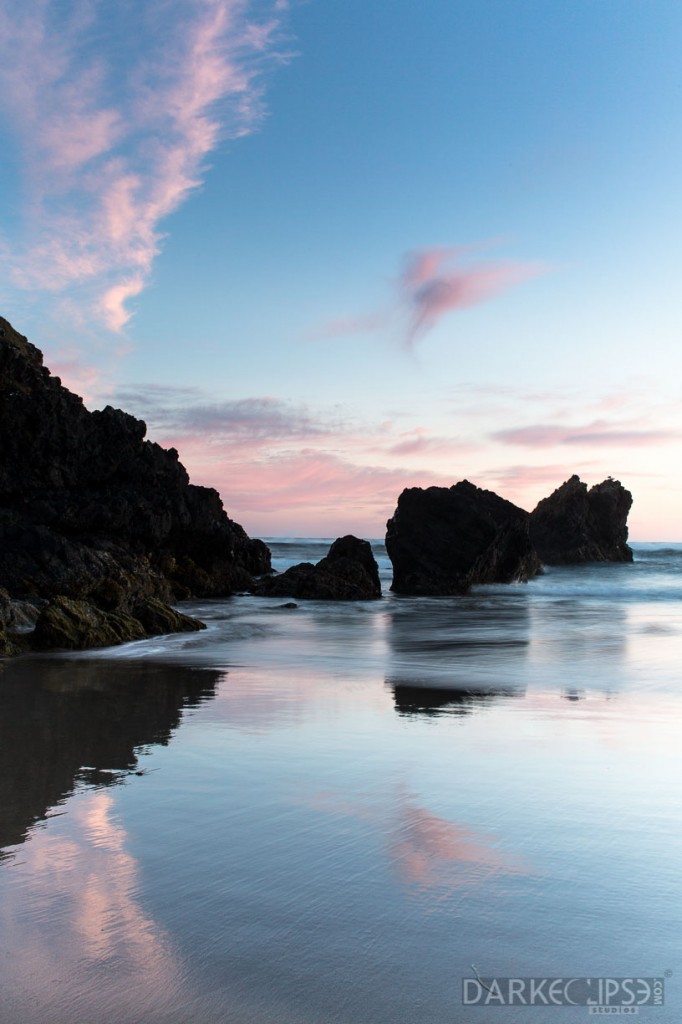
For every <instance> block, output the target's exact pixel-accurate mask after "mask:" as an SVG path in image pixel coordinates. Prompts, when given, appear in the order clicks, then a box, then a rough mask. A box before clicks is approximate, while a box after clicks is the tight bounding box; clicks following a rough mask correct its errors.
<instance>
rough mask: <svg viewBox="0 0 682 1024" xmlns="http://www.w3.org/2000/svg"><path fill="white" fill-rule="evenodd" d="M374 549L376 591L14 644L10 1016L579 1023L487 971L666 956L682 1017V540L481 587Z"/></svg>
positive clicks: (533, 973) (664, 967)
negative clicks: (492, 993) (405, 581)
mask: <svg viewBox="0 0 682 1024" xmlns="http://www.w3.org/2000/svg"><path fill="white" fill-rule="evenodd" d="M268 544H269V546H270V547H271V549H272V553H273V565H274V566H275V567H276V568H278V569H279V570H282V569H285V568H287V567H288V566H289V565H293V564H295V563H297V562H300V561H302V560H306V561H312V562H314V561H317V560H318V559H319V558H321V557H322V555H324V554H325V553H326V550H327V548H328V546H329V540H326V539H325V540H301V539H295V538H288V539H281V538H280V539H269V540H268ZM373 547H374V550H375V554H376V557H377V560H378V561H379V565H380V569H381V574H382V583H383V589H384V597H383V598H382V599H380V600H377V601H367V602H340V603H335V602H321V601H310V602H304V601H299V602H296V604H297V606H296V607H287V605H289V604H291V603H292V602H288V601H283V600H281V599H279V600H278V599H270V598H258V597H254V596H249V595H237V596H235V597H232V598H229V599H226V600H202V601H192V602H185V603H183V604H182V606H181V607H182V610H183V611H185V612H188V613H189V614H192V615H196V616H198V617H199V618H201V619H202V620H203V621H205V622H206V623H207V625H208V628H207V630H206V631H204V632H201V633H192V634H179V635H174V636H168V637H159V638H153V639H149V640H144V641H139V642H136V643H130V644H124V645H122V646H120V647H116V648H107V649H104V650H100V651H88V652H83V653H78V654H64V655H55V654H50V655H43V656H38V655H32V656H29V657H25V658H19V659H16V660H14V661H6V662H4V663H2V667H1V669H0V708H1V709H2V710H1V715H0V734H1V737H2V743H1V744H0V762H1V769H2V771H1V777H2V781H1V782H0V787H2V794H3V798H2V806H3V818H2V826H1V828H2V830H1V831H0V1019H1V1020H2V1021H3V1022H7V1024H19V1022H21V1024H67V1022H68V1024H80V1022H83V1024H85V1022H88V1024H91V1022H102V1024H133V1022H135V1024H138V1022H142V1021H144V1024H181V1022H183V1024H184V1022H188V1021H193V1022H194V1021H196V1022H201V1024H214V1022H215V1024H218V1022H221V1024H222V1022H230V1024H232V1022H234V1024H271V1022H272V1024H275V1022H277V1024H322V1022H325V1024H326V1022H329V1024H346V1022H347V1024H388V1022H393V1024H403V1022H404V1024H408V1022H409V1024H413V1022H414V1024H421V1022H424V1024H426V1022H429V1024H431V1022H433V1024H446V1022H459V1021H463V1022H467V1024H468V1022H469V1021H471V1022H477V1021H481V1022H486V1024H488V1022H489V1021H495V1020H499V1021H500V1022H504V1024H516V1022H519V1024H521V1022H525V1021H536V1022H537V1021H540V1020H542V1021H543V1022H544V1021H545V1020H547V1021H550V1020H551V1021H556V1022H557V1024H561V1022H563V1021H567V1022H571V1024H572V1022H573V1021H576V1022H577V1021H582V1020H585V1019H586V1018H587V1016H588V1014H589V1008H588V1007H585V1006H570V1005H551V1006H546V1007H545V1008H544V1009H543V1008H540V1009H539V1008H538V1006H537V1005H536V1006H527V1005H499V1000H490V999H488V1002H487V1005H483V1004H479V1005H475V1004H471V1003H465V1002H464V1001H463V1000H464V995H465V988H463V986H464V982H465V980H466V979H484V980H485V979H491V978H506V979H509V978H549V979H557V978H564V979H565V978H619V979H622V978H644V979H647V978H648V979H651V978H662V979H665V980H664V989H665V994H664V1002H663V1005H643V1006H641V1007H638V1009H639V1014H638V1019H639V1020H641V1021H646V1022H649V1021H652V1022H655V1024H679V1021H680V1019H681V1014H682V995H681V994H680V980H679V974H680V972H679V961H680V951H681V949H680V947H681V943H680V929H679V911H680V906H682V881H681V879H680V873H679V864H680V857H681V855H682V838H681V837H682V830H681V829H680V824H681V822H680V818H681V817H682V814H681V808H680V801H679V780H680V778H681V777H682V773H681V771H680V769H681V768H682V753H681V750H680V743H679V722H680V714H681V712H682V688H681V687H680V666H681V665H682V545H680V544H675V545H673V544H669V545H665V544H633V548H634V552H635V560H634V562H633V563H631V564H598V565H586V566H571V567H565V568H564V567H553V568H550V569H548V570H547V571H546V572H545V573H544V574H543V575H541V576H539V577H538V578H536V579H534V580H531V581H530V582H529V583H527V584H515V585H507V586H505V585H496V586H484V587H476V588H474V590H473V591H472V592H471V593H470V594H469V595H466V596H463V597H457V598H416V597H397V596H394V595H391V594H390V593H389V592H388V587H389V585H390V563H389V562H388V559H387V557H386V553H385V549H384V548H383V546H382V545H381V544H379V543H378V542H377V543H373ZM669 972H672V974H669ZM475 989H476V987H475V986H473V987H472V986H470V987H469V989H468V990H466V991H469V992H471V991H475ZM487 992H488V989H484V990H483V993H487ZM479 994H481V993H480V990H479ZM483 999H484V1000H485V994H484V995H483Z"/></svg>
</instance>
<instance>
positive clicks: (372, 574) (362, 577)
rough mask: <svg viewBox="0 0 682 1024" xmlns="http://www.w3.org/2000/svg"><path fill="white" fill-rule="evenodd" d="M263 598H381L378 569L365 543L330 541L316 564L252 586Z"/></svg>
mask: <svg viewBox="0 0 682 1024" xmlns="http://www.w3.org/2000/svg"><path fill="white" fill-rule="evenodd" d="M255 593H257V594H259V595H261V596H263V597H296V598H308V599H310V600H317V601H369V600H372V599H374V598H377V597H381V583H380V582H379V567H378V566H377V563H376V559H375V558H374V555H373V554H372V548H371V546H370V544H369V542H368V541H366V540H359V539H358V538H357V537H353V536H351V535H348V536H346V537H339V538H338V539H337V540H335V541H334V543H333V544H332V546H331V547H330V549H329V551H328V553H327V554H326V555H325V557H324V558H322V559H320V561H319V562H318V563H317V565H313V564H312V562H300V563H299V564H298V565H293V566H292V567H291V568H290V569H287V570H286V571H285V572H283V573H281V574H279V575H275V576H268V577H265V578H264V579H262V580H260V581H259V582H258V583H257V584H256V588H255Z"/></svg>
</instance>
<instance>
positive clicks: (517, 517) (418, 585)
mask: <svg viewBox="0 0 682 1024" xmlns="http://www.w3.org/2000/svg"><path fill="white" fill-rule="evenodd" d="M528 523H529V515H528V513H527V512H525V511H524V510H523V509H521V508H518V507H517V506H516V505H513V504H512V503H511V502H510V501H505V500H504V498H500V497H498V495H497V494H494V493H493V492H492V491H484V490H481V488H479V487H475V486H474V484H471V483H469V481H468V480H462V481H460V483H458V484H454V486H452V487H427V488H426V489H423V488H421V487H408V488H406V490H404V491H403V492H402V494H401V495H400V497H399V498H398V507H397V509H396V511H395V513H394V514H393V517H392V518H391V519H389V521H388V523H387V524H386V529H387V533H386V550H387V551H388V555H389V558H390V559H391V562H392V563H393V583H392V586H391V590H393V591H394V592H395V593H397V594H421V595H447V594H464V593H466V592H467V590H469V588H470V587H471V586H473V585H474V584H476V583H511V582H513V581H517V580H519V581H522V580H528V579H530V578H531V577H532V576H534V575H536V573H537V572H539V570H540V561H539V559H538V556H537V555H536V553H535V551H534V550H533V548H532V546H531V542H530V536H529V533H528Z"/></svg>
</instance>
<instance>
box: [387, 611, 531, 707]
mask: <svg viewBox="0 0 682 1024" xmlns="http://www.w3.org/2000/svg"><path fill="white" fill-rule="evenodd" d="M498 600H499V599H498ZM386 636H387V641H388V655H389V657H388V666H389V672H388V674H387V676H386V685H387V686H388V687H389V688H390V689H392V691H393V697H394V701H395V709H396V711H397V712H398V713H399V714H414V713H421V714H439V713H441V712H443V711H444V710H447V711H448V712H449V713H454V714H466V713H468V712H470V711H473V710H475V709H476V708H477V707H482V706H484V705H485V704H488V703H490V702H491V701H492V700H496V699H499V698H500V697H507V696H514V695H516V694H521V693H522V692H523V691H524V689H525V686H526V680H527V660H528V650H529V645H530V638H529V617H528V607H527V604H526V601H525V600H524V597H523V595H522V594H521V595H519V594H518V593H516V592H514V593H512V592H511V591H510V596H509V597H508V598H507V599H502V600H499V604H498V606H496V608H495V610H494V613H493V611H492V609H491V608H490V600H489V599H487V598H485V597H483V596H478V595H477V596H473V597H469V598H454V599H444V600H439V599H436V600H434V599H425V600H422V601H419V602H412V603H411V604H410V605H409V606H408V605H407V604H406V603H401V602H396V603H395V606H394V608H393V609H392V613H391V616H390V619H389V621H388V624H387V630H386Z"/></svg>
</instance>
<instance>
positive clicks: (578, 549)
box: [530, 474, 632, 565]
mask: <svg viewBox="0 0 682 1024" xmlns="http://www.w3.org/2000/svg"><path fill="white" fill-rule="evenodd" d="M631 507H632V494H631V493H630V491H628V490H626V489H625V487H623V485H622V484H621V482H620V481H619V480H613V479H612V478H611V477H609V478H608V480H604V481H603V482H602V483H600V484H595V486H594V487H591V488H590V490H588V489H587V484H585V483H583V482H582V480H581V479H580V477H578V476H576V475H575V474H574V475H573V476H572V477H571V478H570V479H569V480H566V482H565V483H563V484H562V485H561V487H558V488H557V489H556V490H555V491H554V492H553V493H552V494H550V496H549V497H548V498H544V499H543V500H542V501H541V502H539V504H538V505H537V507H536V508H535V509H534V510H533V512H532V513H531V517H530V537H531V541H532V542H533V546H534V548H535V550H536V551H537V553H538V555H539V556H540V558H541V559H542V561H543V562H545V563H546V564H547V565H576V564H580V563H583V562H631V561H632V549H631V548H630V547H629V546H628V543H627V539H628V527H627V518H628V513H629V511H630V508H631Z"/></svg>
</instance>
